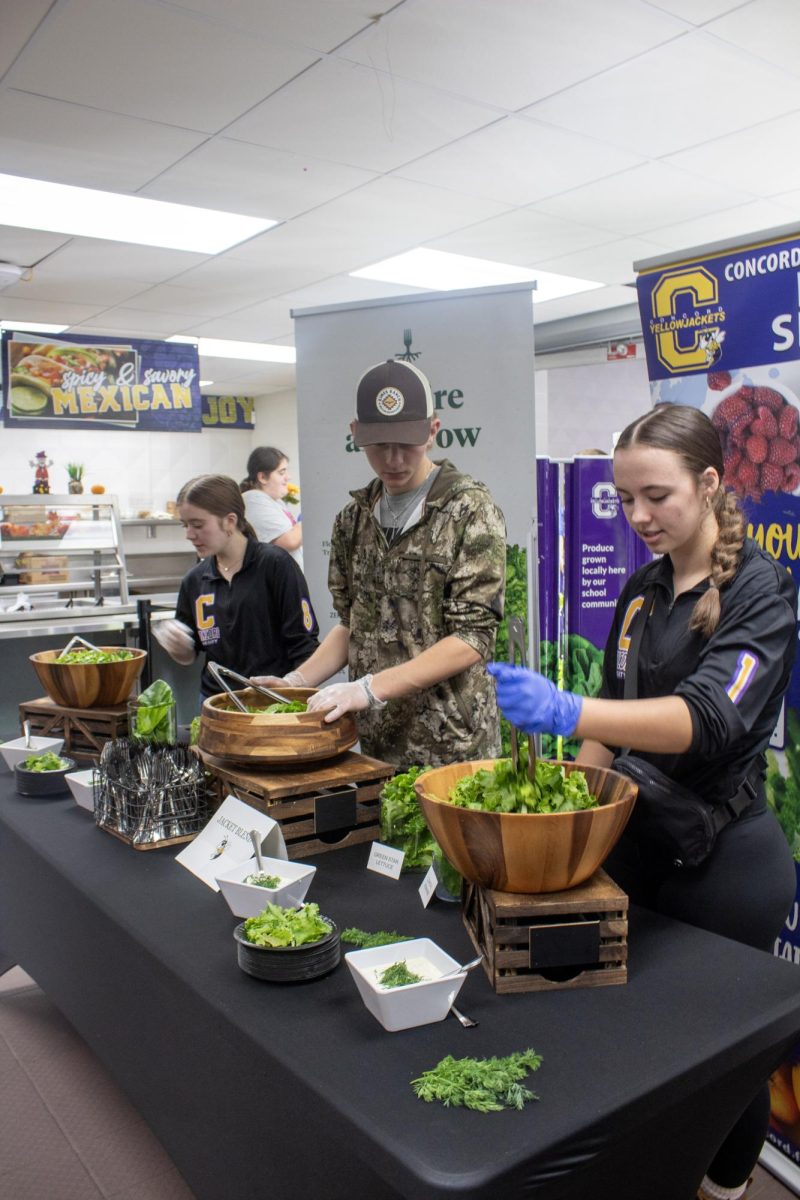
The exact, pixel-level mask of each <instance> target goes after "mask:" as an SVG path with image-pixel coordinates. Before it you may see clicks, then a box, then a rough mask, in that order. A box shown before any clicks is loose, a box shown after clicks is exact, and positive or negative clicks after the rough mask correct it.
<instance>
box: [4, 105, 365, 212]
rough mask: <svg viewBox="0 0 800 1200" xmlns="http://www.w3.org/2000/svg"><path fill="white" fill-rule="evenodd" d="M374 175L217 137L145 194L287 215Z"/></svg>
mask: <svg viewBox="0 0 800 1200" xmlns="http://www.w3.org/2000/svg"><path fill="white" fill-rule="evenodd" d="M0 112H2V110H1V109H0ZM0 146H2V140H0ZM374 177H375V176H374V172H371V171H362V170H360V169H359V168H357V167H347V166H342V165H341V164H340V163H335V162H326V161H324V160H322V159H317V158H309V157H305V158H303V157H301V156H300V155H298V154H292V153H290V152H289V151H287V150H273V149H270V148H269V147H268V146H253V145H250V144H248V143H245V142H237V141H233V140H231V139H230V138H215V139H214V140H212V141H210V142H207V143H206V145H204V146H200V147H199V148H198V149H197V150H195V151H194V152H193V153H192V154H189V155H187V157H186V158H184V159H182V161H181V162H178V163H176V164H175V166H174V167H171V168H170V169H169V170H166V171H164V172H163V173H162V174H161V175H160V176H159V178H158V179H155V180H153V182H152V183H150V184H148V186H147V187H144V188H142V192H141V194H142V195H143V196H150V197H153V198H155V199H157V200H171V201H173V202H174V203H176V204H197V205H200V206H201V207H203V208H217V209H222V210H223V211H224V212H237V213H243V214H245V215H246V216H254V217H271V218H272V219H273V220H276V221H277V220H280V221H283V220H286V218H287V217H294V216H297V215H298V213H302V212H305V211H306V210H308V209H311V208H316V207H317V206H318V205H320V204H324V203H325V202H326V201H327V200H332V199H334V197H336V196H340V195H341V194H342V193H343V192H349V191H350V190H351V189H352V188H355V187H360V185H361V184H363V183H368V182H369V181H370V180H371V179H373V178H374Z"/></svg>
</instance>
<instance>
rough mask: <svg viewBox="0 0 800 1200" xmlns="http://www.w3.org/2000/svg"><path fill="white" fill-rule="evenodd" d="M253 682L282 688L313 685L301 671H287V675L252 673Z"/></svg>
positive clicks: (262, 685)
mask: <svg viewBox="0 0 800 1200" xmlns="http://www.w3.org/2000/svg"><path fill="white" fill-rule="evenodd" d="M250 680H251V682H252V683H258V684H260V685H261V687H269V688H280V687H281V686H282V685H283V686H284V687H311V684H310V683H309V682H308V680H307V679H306V677H305V675H302V674H301V673H300V672H299V671H287V672H286V674H285V675H251V676H250Z"/></svg>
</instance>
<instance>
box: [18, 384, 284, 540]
mask: <svg viewBox="0 0 800 1200" xmlns="http://www.w3.org/2000/svg"><path fill="white" fill-rule="evenodd" d="M255 413H256V428H255V429H254V430H249V429H233V430H225V431H222V430H216V429H213V430H205V431H203V432H202V433H133V432H117V431H115V430H90V431H81V432H79V431H77V430H72V429H8V428H6V427H3V426H0V486H2V488H3V490H4V492H5V493H6V494H7V495H8V494H21V495H27V494H28V493H30V492H31V491H32V488H33V476H34V468H33V467H32V466H30V460H31V459H32V458H33V456H34V454H35V453H36V452H37V451H39V450H46V451H47V455H48V458H51V459H52V460H53V466H51V467H50V491H51V493H54V494H63V493H65V492H66V490H67V482H68V479H67V472H66V464H67V463H69V462H80V463H83V464H84V467H85V479H84V487H85V488H86V489H87V491H88V489H89V488H90V487H91V485H92V484H93V483H101V484H103V485H104V486H105V489H106V492H108V493H109V494H110V495H115V496H118V497H119V504H120V509H121V511H122V514H123V516H136V515H137V513H139V512H143V511H149V512H163V511H164V509H165V508H166V504H167V501H168V500H174V499H175V496H176V495H177V493H178V491H179V489H180V488H181V486H182V485H183V484H184V483H186V481H187V480H188V479H191V478H192V477H193V476H194V475H202V474H205V473H206V472H213V473H215V474H221V475H230V476H232V477H233V478H234V479H235V480H236V481H237V482H238V481H239V480H240V479H242V478H243V476H244V474H245V467H246V464H247V456H248V455H249V453H250V451H251V450H252V449H253V447H254V446H259V445H274V446H278V447H279V448H280V449H281V450H283V451H284V452H285V453H286V454H288V455H289V458H290V460H291V464H290V465H291V468H292V478H293V479H295V480H297V481H298V482H299V479H298V475H297V466H298V464H297V422H296V419H295V400H294V392H293V391H292V392H286V393H277V394H275V395H270V396H258V397H256V401H255Z"/></svg>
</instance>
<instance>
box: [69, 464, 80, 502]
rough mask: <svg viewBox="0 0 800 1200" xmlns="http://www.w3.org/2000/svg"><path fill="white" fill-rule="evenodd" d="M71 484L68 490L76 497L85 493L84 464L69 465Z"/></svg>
mask: <svg viewBox="0 0 800 1200" xmlns="http://www.w3.org/2000/svg"><path fill="white" fill-rule="evenodd" d="M67 474H68V475H69V483H68V484H67V488H68V490H69V491H70V492H72V493H73V494H75V495H79V494H80V493H81V492H82V491H83V463H67Z"/></svg>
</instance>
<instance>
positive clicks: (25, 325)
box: [0, 321, 69, 334]
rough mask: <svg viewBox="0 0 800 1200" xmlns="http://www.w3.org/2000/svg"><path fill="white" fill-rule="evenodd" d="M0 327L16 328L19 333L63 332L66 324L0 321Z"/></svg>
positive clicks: (67, 327) (66, 326)
mask: <svg viewBox="0 0 800 1200" xmlns="http://www.w3.org/2000/svg"><path fill="white" fill-rule="evenodd" d="M0 329H18V330H19V331H20V333H54V334H55V333H63V332H64V330H65V329H69V326H68V325H40V324H36V325H35V324H33V322H28V321H0Z"/></svg>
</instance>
